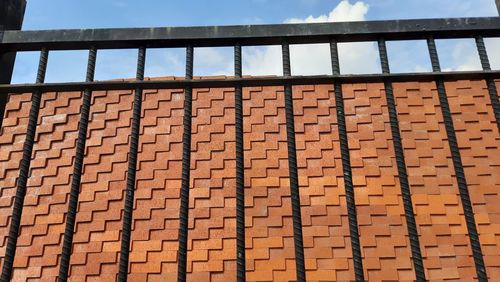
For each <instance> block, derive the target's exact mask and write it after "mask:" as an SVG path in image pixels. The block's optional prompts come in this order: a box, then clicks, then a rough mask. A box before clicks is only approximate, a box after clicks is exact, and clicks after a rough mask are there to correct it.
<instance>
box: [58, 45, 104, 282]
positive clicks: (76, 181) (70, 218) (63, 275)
mask: <svg viewBox="0 0 500 282" xmlns="http://www.w3.org/2000/svg"><path fill="white" fill-rule="evenodd" d="M96 56H97V49H96V48H94V47H92V48H90V50H89V58H88V63H87V76H86V78H85V81H87V82H91V81H94V73H95V63H96ZM91 99H92V91H90V90H89V89H86V90H85V91H84V92H83V101H82V107H81V110H80V123H79V125H78V140H77V142H76V153H75V165H74V167H73V178H72V179H71V192H70V194H69V204H68V213H67V214H66V227H65V230H64V241H63V247H62V253H61V265H60V267H59V276H58V280H59V281H67V280H68V271H69V262H70V258H71V247H72V244H73V232H74V230H75V221H76V210H77V207H78V197H79V195H80V184H81V177H82V170H83V158H84V154H85V143H86V141H87V128H88V124H89V112H90V103H91Z"/></svg>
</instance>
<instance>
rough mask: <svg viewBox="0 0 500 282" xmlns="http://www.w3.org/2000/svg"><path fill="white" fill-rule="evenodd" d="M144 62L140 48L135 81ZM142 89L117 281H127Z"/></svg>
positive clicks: (136, 112) (139, 98)
mask: <svg viewBox="0 0 500 282" xmlns="http://www.w3.org/2000/svg"><path fill="white" fill-rule="evenodd" d="M145 62H146V48H145V47H141V48H139V51H138V56H137V76H136V79H137V80H144V67H145ZM141 108H142V88H140V87H137V88H136V89H135V95H134V108H133V112H132V131H131V133H130V151H129V157H128V170H127V189H126V191H125V205H124V211H123V228H122V240H121V249H120V268H119V271H118V281H127V274H128V261H129V252H130V233H131V229H132V214H133V208H134V192H135V184H136V183H135V176H136V172H137V150H138V147H139V128H140V125H141Z"/></svg>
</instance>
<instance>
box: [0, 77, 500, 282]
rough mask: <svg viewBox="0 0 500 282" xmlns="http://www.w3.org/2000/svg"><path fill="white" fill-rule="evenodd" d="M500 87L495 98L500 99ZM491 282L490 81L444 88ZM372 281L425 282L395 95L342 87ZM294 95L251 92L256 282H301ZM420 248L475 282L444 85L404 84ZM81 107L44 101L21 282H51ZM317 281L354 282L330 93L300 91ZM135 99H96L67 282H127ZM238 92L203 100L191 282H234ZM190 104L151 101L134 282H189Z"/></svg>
mask: <svg viewBox="0 0 500 282" xmlns="http://www.w3.org/2000/svg"><path fill="white" fill-rule="evenodd" d="M499 86H500V83H497V87H499ZM446 89H447V95H448V99H449V103H450V107H451V111H452V114H453V122H454V125H455V130H456V132H457V138H458V145H459V148H460V153H461V155H462V161H463V165H464V169H465V173H466V177H467V182H468V184H469V193H470V195H471V201H472V203H473V209H474V212H475V220H476V224H477V227H478V232H479V235H480V243H481V247H482V251H483V254H484V259H485V264H486V266H487V269H486V271H487V274H488V276H489V277H490V279H491V280H492V281H495V280H499V279H500V208H499V207H500V205H499V203H500V146H499V145H500V134H499V132H498V129H497V125H496V123H495V118H494V114H493V111H492V108H491V105H490V100H489V96H488V92H487V89H486V85H485V82H484V81H457V82H449V83H447V84H446ZM343 92H344V103H345V114H346V122H347V134H348V138H349V147H350V154H351V159H350V160H351V165H352V173H353V179H354V191H355V200H356V205H357V207H356V208H357V213H358V224H359V232H360V243H361V248H362V256H363V265H364V271H365V278H367V279H369V280H373V281H377V280H414V279H415V273H414V270H413V263H412V261H411V258H410V257H411V249H410V245H409V239H408V234H407V227H406V220H405V216H404V209H403V201H402V197H401V190H400V185H399V179H398V173H397V167H396V161H395V153H394V147H393V143H392V136H391V128H390V124H389V114H388V110H387V105H386V97H385V91H384V88H383V84H381V83H371V84H345V85H343ZM283 95H284V94H283V87H249V88H244V91H243V98H244V104H243V112H244V149H245V152H244V155H245V216H246V230H245V232H246V238H245V239H246V270H247V280H248V281H272V280H274V281H288V280H294V279H296V274H295V251H294V238H293V229H292V227H293V225H292V210H291V198H290V188H289V179H288V175H289V174H288V160H287V156H288V155H287V142H286V125H285V109H284V97H283ZM394 95H395V99H396V103H397V110H398V118H399V122H400V130H401V136H402V140H403V147H404V156H405V159H406V164H407V170H408V175H409V182H410V187H411V192H412V201H413V209H414V211H415V217H416V222H417V227H418V233H419V236H420V248H421V250H422V256H423V260H424V266H425V270H426V275H427V278H428V279H430V280H458V279H464V280H470V279H472V278H474V277H475V276H476V274H475V273H476V272H475V266H474V261H473V259H472V252H471V247H470V241H469V238H468V231H467V228H466V225H465V219H464V215H463V207H462V203H461V201H460V196H459V193H458V187H457V183H456V179H455V171H454V168H453V164H452V161H451V153H450V148H449V145H448V140H447V136H446V131H445V129H444V124H443V117H442V115H441V110H440V107H439V100H438V97H437V91H436V88H435V83H432V82H425V83H424V82H422V83H417V82H408V83H395V84H394ZM81 97H82V96H81V93H74V92H72V93H47V94H44V95H43V99H42V108H41V111H40V117H39V123H38V127H37V136H36V142H35V146H34V153H33V159H32V165H31V174H30V178H29V182H28V191H27V195H26V199H25V205H24V210H23V218H22V221H21V230H20V235H19V241H18V245H17V252H16V258H15V262H14V276H13V280H14V281H26V280H33V281H35V280H37V281H38V280H45V281H54V280H55V278H56V276H57V274H58V264H59V260H60V252H61V248H62V240H63V233H64V227H65V213H66V211H67V204H68V198H69V191H70V182H71V174H72V166H73V162H74V156H73V155H74V150H75V144H76V138H77V130H78V120H79V110H80V105H81ZM293 98H294V110H295V130H296V142H297V161H298V169H299V171H298V172H299V186H300V188H299V190H300V197H301V205H302V207H301V211H302V225H303V226H302V229H303V237H304V253H305V264H306V272H307V278H308V280H310V281H332V280H338V281H349V280H352V279H354V270H353V261H352V250H351V242H350V237H349V227H348V218H347V207H346V199H345V190H344V180H343V172H342V162H341V158H340V142H339V136H338V127H337V118H336V109H335V100H334V99H333V87H332V86H327V85H324V86H323V85H322V86H295V87H293ZM132 100H133V92H132V91H108V92H106V91H98V92H94V93H93V98H92V106H91V112H90V123H89V130H88V132H87V147H86V150H85V160H84V171H83V177H82V186H81V194H80V199H79V204H78V213H77V220H76V227H75V237H74V242H73V253H72V256H71V265H70V280H72V281H85V280H107V281H109V280H114V279H115V278H116V273H117V271H118V260H119V251H120V240H121V232H120V230H121V227H122V219H123V218H122V217H123V215H122V214H123V205H124V196H125V192H124V189H125V186H126V184H125V182H126V170H127V158H128V149H129V139H130V138H129V135H130V125H131V115H132ZM30 104H31V103H30V95H29V94H19V95H11V96H10V98H9V102H8V104H7V107H6V113H5V119H4V122H3V128H2V134H1V135H0V168H1V169H0V187H1V190H0V264H1V263H3V256H4V253H5V247H6V242H7V234H8V230H9V221H10V216H11V211H12V208H11V207H12V203H13V196H14V194H15V190H16V183H15V182H16V178H17V177H18V170H19V160H20V158H21V156H22V145H23V141H24V134H25V132H26V127H27V120H28V119H27V117H28V111H29V107H30ZM234 115H235V111H234V89H232V88H221V89H196V90H194V94H193V125H192V146H191V151H192V153H191V183H190V186H191V190H190V199H189V225H188V228H189V232H188V265H187V271H188V275H187V279H188V280H189V281H208V280H211V281H226V282H227V281H234V280H235V279H236V250H235V249H236V199H235V195H236V191H235V181H236V180H235V177H236V176H235V174H236V172H235V165H236V162H235V141H234V139H235V132H234V121H235V117H234ZM182 118H183V91H182V90H146V91H144V95H143V109H142V120H141V129H140V132H141V135H140V144H139V155H138V166H137V168H138V173H137V189H136V193H135V203H134V213H133V226H132V241H131V247H130V267H129V272H130V273H129V279H130V280H131V281H145V280H147V279H148V280H151V281H156V280H162V281H164V280H167V281H175V280H176V278H177V247H178V228H179V206H180V200H179V197H180V187H181V163H182V132H183V124H182Z"/></svg>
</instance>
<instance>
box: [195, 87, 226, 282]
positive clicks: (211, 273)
mask: <svg viewBox="0 0 500 282" xmlns="http://www.w3.org/2000/svg"><path fill="white" fill-rule="evenodd" d="M234 124H235V112H234V90H233V89H223V88H219V89H212V90H210V89H197V90H195V91H194V93H193V124H192V139H191V145H192V146H191V152H192V153H191V191H190V194H189V207H190V209H189V223H188V254H187V258H188V268H187V271H188V275H187V280H189V281H234V280H235V279H236V189H235V185H236V169H235V167H236V159H235V158H236V152H235V146H236V142H235V129H234Z"/></svg>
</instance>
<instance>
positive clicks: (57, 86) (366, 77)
mask: <svg viewBox="0 0 500 282" xmlns="http://www.w3.org/2000/svg"><path fill="white" fill-rule="evenodd" d="M438 78H441V79H444V80H459V79H467V80H471V79H486V78H492V79H500V71H497V70H494V71H459V72H427V73H394V74H393V73H390V74H387V73H384V74H380V73H379V74H355V75H353V74H346V75H313V76H288V77H283V76H269V77H243V78H209V79H187V80H184V79H183V80H148V81H137V80H129V81H127V80H126V81H94V82H62V83H33V84H0V94H5V93H26V92H33V91H35V90H39V91H42V92H49V91H58V92H62V91H83V90H93V91H98V90H127V89H135V88H137V87H141V88H142V89H175V88H179V89H180V88H184V87H186V86H191V87H193V88H211V87H235V86H243V87H251V86H282V85H284V84H292V85H309V84H331V83H332V81H333V80H334V79H335V80H339V81H340V82H343V83H366V82H383V81H384V80H386V79H390V80H391V81H394V82H408V81H434V80H435V79H438Z"/></svg>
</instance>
